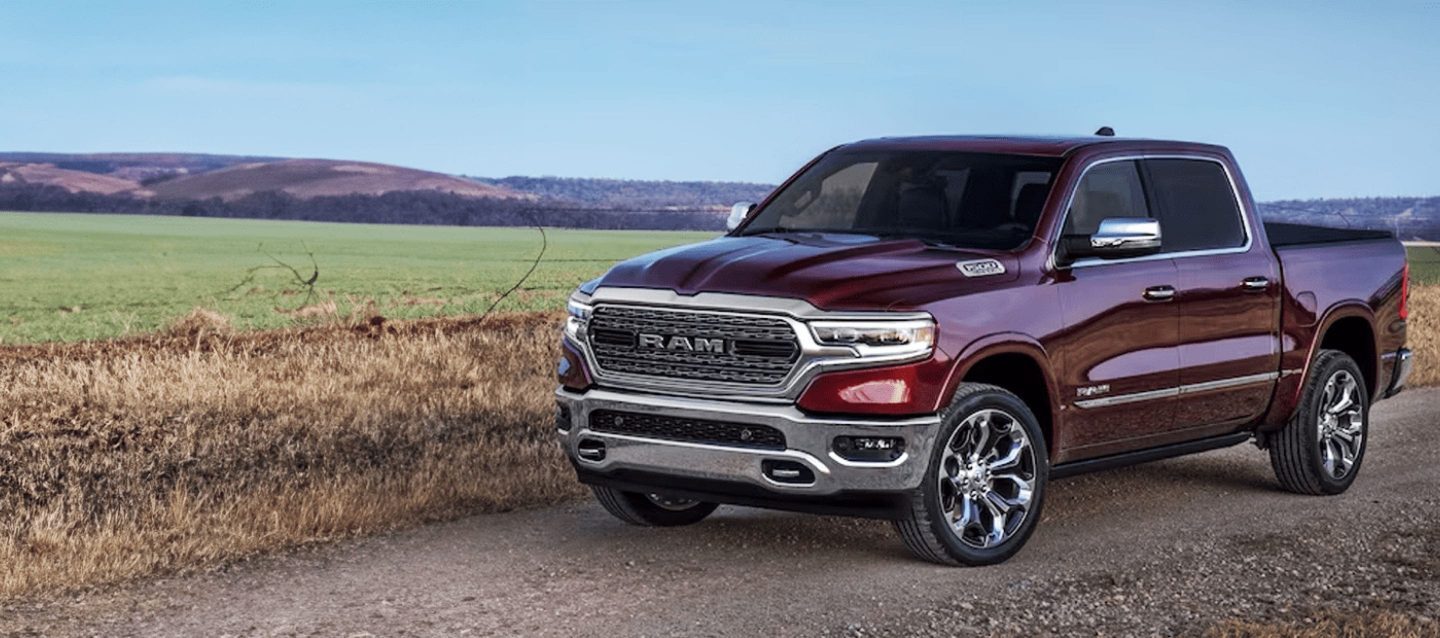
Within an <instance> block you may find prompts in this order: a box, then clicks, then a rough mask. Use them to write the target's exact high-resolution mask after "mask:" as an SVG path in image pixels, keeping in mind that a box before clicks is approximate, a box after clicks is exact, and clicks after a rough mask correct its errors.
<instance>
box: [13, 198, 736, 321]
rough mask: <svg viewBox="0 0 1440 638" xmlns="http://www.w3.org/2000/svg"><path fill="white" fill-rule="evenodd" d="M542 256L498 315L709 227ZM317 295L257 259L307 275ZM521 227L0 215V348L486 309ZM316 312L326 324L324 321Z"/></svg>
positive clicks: (529, 248)
mask: <svg viewBox="0 0 1440 638" xmlns="http://www.w3.org/2000/svg"><path fill="white" fill-rule="evenodd" d="M547 233H548V236H549V249H548V250H547V251H546V254H545V260H544V262H542V263H541V264H540V267H539V268H538V269H537V270H536V271H535V274H534V275H532V276H531V278H530V279H529V281H528V282H527V283H526V284H525V286H524V288H522V289H521V290H520V291H517V292H516V293H515V294H514V295H512V296H511V297H510V298H509V299H507V300H506V301H505V302H504V303H503V304H502V305H501V306H500V308H499V310H511V311H514V310H536V309H546V308H559V307H560V305H561V304H562V303H563V301H564V298H565V297H566V295H568V294H569V292H570V291H571V290H573V289H574V288H575V286H577V285H578V284H580V283H581V282H584V281H585V280H587V279H590V278H592V277H595V276H597V275H599V274H600V273H602V272H604V271H605V269H606V268H607V267H609V266H610V265H611V264H613V263H614V262H616V261H618V260H620V259H624V258H626V257H630V256H633V255H637V254H640V253H643V252H647V251H650V250H655V249H657V248H663V247H666V246H673V245H677V244H683V243H688V242H694V241H701V240H704V239H707V238H709V237H713V236H714V234H713V233H679V232H639V231H583V230H554V229H551V230H547ZM307 249H308V251H310V252H313V253H314V255H315V262H316V264H317V265H318V266H319V271H320V276H319V278H318V279H317V280H316V283H315V288H316V290H317V291H318V292H319V293H320V295H321V296H320V298H318V299H314V300H311V305H312V306H318V307H316V308H311V309H309V310H306V311H302V312H296V311H297V310H298V309H300V308H301V307H302V306H303V305H305V302H306V296H307V295H306V293H305V292H304V290H305V289H304V287H303V286H301V285H300V284H298V283H297V282H296V281H295V277H294V275H293V274H291V273H290V272H289V271H288V270H283V269H280V268H264V269H260V270H255V271H254V272H253V279H252V278H250V271H251V269H254V268H256V267H260V266H275V265H276V264H275V262H274V261H272V260H271V258H270V257H268V256H267V255H266V253H269V254H270V255H274V256H275V257H277V258H279V259H281V260H283V261H285V262H287V263H289V264H291V265H293V266H294V267H295V268H296V269H298V270H300V271H301V273H302V275H303V276H305V277H309V276H310V273H311V270H312V266H311V261H310V258H309V257H308V256H307V255H306V252H307ZM539 249H540V236H539V234H538V232H537V231H535V230H534V229H526V228H457V227H439V226H392V225H368V224H325V223H310V222H289V221H263V220H229V219H196V218H183V217H144V216H128V215H127V216H122V215H79V214H58V213H0V343H5V344H13V343H25V342H37V341H56V340H61V341H74V340H82V339H99V338H108V337H119V336H124V335H128V334H137V333H146V332H153V331H155V330H157V329H161V328H164V327H165V326H168V325H170V324H171V323H172V322H174V321H175V320H176V319H178V318H180V317H182V316H184V315H186V314H188V313H189V312H190V311H191V310H192V309H194V308H197V307H200V308H207V309H210V310H214V311H216V312H219V313H220V314H222V315H225V316H226V317H228V318H229V319H230V321H231V324H232V326H234V327H235V328H237V329H257V328H275V327H282V326H290V325H296V324H297V323H303V322H306V321H315V320H317V317H318V316H320V315H325V314H329V313H328V310H326V307H328V304H329V303H331V302H333V303H334V305H335V310H334V312H335V313H338V314H339V315H340V316H347V315H348V314H350V313H352V312H356V311H357V310H360V311H363V310H364V309H365V308H366V307H367V306H373V309H374V310H373V311H374V312H375V313H378V314H380V315H382V316H385V317H387V318H416V317H424V316H433V315H441V314H445V315H452V314H469V313H479V312H483V311H484V310H485V308H486V307H487V306H489V305H490V303H491V302H492V301H493V300H494V299H495V298H496V297H497V296H498V295H499V293H501V292H503V291H504V290H505V289H507V288H509V287H510V286H511V285H512V284H513V283H514V282H515V281H516V280H518V279H519V278H520V276H521V275H523V274H524V272H525V270H526V269H528V268H529V267H530V264H531V261H532V260H533V259H534V257H535V254H536V252H537V251H538V250H539ZM321 318H323V317H321Z"/></svg>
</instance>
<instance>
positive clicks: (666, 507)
mask: <svg viewBox="0 0 1440 638" xmlns="http://www.w3.org/2000/svg"><path fill="white" fill-rule="evenodd" d="M590 491H592V492H594V493H595V500H597V501H600V505H601V506H602V507H604V508H605V511H607V512H610V515H611V516H614V517H615V518H618V519H620V520H622V521H625V522H626V523H629V524H631V525H639V526H642V527H676V526H679V525H692V524H695V523H699V522H700V521H702V520H705V517H706V516H709V515H710V514H711V513H712V512H714V511H715V508H717V507H719V505H717V504H715V503H702V502H700V501H692V500H690V499H685V498H676V497H673V496H666V495H664V494H642V493H639V492H622V491H620V490H616V489H611V488H608V487H600V486H591V487H590Z"/></svg>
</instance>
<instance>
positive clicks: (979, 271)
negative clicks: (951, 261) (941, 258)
mask: <svg viewBox="0 0 1440 638" xmlns="http://www.w3.org/2000/svg"><path fill="white" fill-rule="evenodd" d="M955 267H956V268H959V269H960V272H961V273H964V275H965V276H966V277H991V276H994V275H1003V274H1005V264H1002V263H1000V262H999V261H998V260H995V259H973V260H970V261H962V262H959V263H957V264H955Z"/></svg>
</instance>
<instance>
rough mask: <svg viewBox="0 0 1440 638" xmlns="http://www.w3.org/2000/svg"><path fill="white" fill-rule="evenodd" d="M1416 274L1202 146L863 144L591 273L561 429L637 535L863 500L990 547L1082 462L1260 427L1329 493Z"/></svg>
mask: <svg viewBox="0 0 1440 638" xmlns="http://www.w3.org/2000/svg"><path fill="white" fill-rule="evenodd" d="M1407 288H1408V268H1407V265H1406V263H1405V252H1404V250H1403V248H1402V247H1401V245H1400V243H1399V242H1398V241H1396V240H1395V239H1394V238H1393V237H1392V236H1391V235H1389V234H1387V233H1381V232H1371V231H1355V230H1335V229H1327V228H1319V227H1310V226H1297V225H1288V224H1262V223H1261V221H1260V219H1259V218H1258V216H1257V213H1256V209H1255V204H1254V202H1253V201H1252V200H1251V196H1250V191H1249V189H1248V187H1247V186H1246V184H1245V180H1244V178H1243V177H1242V176H1241V173H1240V170H1239V168H1238V167H1237V166H1236V164H1235V160H1234V158H1233V157H1232V156H1231V154H1230V152H1229V151H1228V150H1227V149H1225V148H1223V147H1220V146H1212V145H1207V144H1194V143H1186V142H1167V141H1156V140H1138V139H1121V138H1115V137H1104V136H1097V137H1082V138H1021V137H913V138H885V139H876V140H868V141H863V142H858V143H854V144H847V145H844V146H840V147H837V148H835V149H832V150H830V151H829V152H826V153H825V154H823V155H821V156H820V157H819V158H816V159H815V160H814V161H812V162H811V163H810V164H809V165H807V166H806V167H805V168H804V169H802V170H801V171H800V172H799V173H797V174H796V175H795V176H794V177H791V178H790V179H789V180H788V181H786V182H785V183H784V184H783V185H781V186H780V187H779V188H778V189H776V191H775V192H774V193H772V194H771V195H770V196H769V197H768V198H767V199H766V200H765V201H764V202H763V203H761V204H759V205H758V206H753V205H748V204H737V205H736V208H735V210H734V211H733V212H732V215H731V230H730V232H729V233H728V234H726V235H725V236H723V237H720V238H717V239H714V240H711V241H707V242H703V243H699V244H693V245H689V246H681V247H678V248H671V249H668V250H662V251H659V252H655V253H651V254H648V255H644V256H641V257H637V258H634V259H631V260H628V261H625V262H622V263H620V264H618V265H616V266H615V267H613V268H611V269H610V271H609V272H607V273H606V274H605V275H604V276H602V277H600V278H599V279H596V280H594V281H591V282H588V283H586V284H585V285H583V286H581V288H580V289H579V290H578V291H577V292H576V293H575V294H574V296H573V297H572V298H571V300H570V303H569V311H570V317H569V319H568V321H567V324H566V326H565V335H564V344H563V359H562V360H561V362H560V366H559V380H560V385H561V387H560V388H559V390H558V391H557V392H556V395H557V398H558V410H557V417H556V419H557V422H556V425H557V428H558V430H559V436H560V439H561V441H562V443H563V446H564V449H565V451H566V453H567V454H568V455H569V457H570V459H571V461H572V462H573V463H574V466H575V470H576V473H577V474H578V476H579V479H580V481H582V482H584V483H586V484H588V485H590V486H591V487H592V489H593V491H594V493H595V495H596V497H597V498H598V499H599V501H600V503H601V504H602V505H603V506H604V507H605V509H606V510H608V511H609V512H610V513H611V514H613V515H615V516H616V517H618V518H620V519H622V520H624V521H626V522H628V523H633V524H636V525H684V524H689V523H694V522H697V521H699V520H701V519H703V518H705V517H706V516H707V515H709V514H710V513H711V512H712V511H714V510H715V508H716V506H717V505H718V504H721V503H728V504H735V505H746V506H756V507H772V508H781V509H791V510H800V511H809V512H817V513H829V514H848V515H858V516H871V517H879V518H885V519H890V520H893V521H894V522H895V526H896V528H897V529H898V530H899V532H900V536H901V537H902V538H903V539H904V542H905V544H906V546H908V547H909V548H910V550H912V551H913V552H914V553H915V554H916V555H917V556H918V557H920V558H923V559H925V560H929V561H934V562H937V563H944V564H967V565H980V564H990V563H996V562H999V561H1003V560H1005V559H1006V558H1008V557H1009V556H1011V555H1013V554H1014V553H1015V552H1016V551H1017V550H1019V548H1020V547H1021V545H1023V544H1024V543H1025V541H1026V539H1027V538H1028V537H1029V536H1030V533H1031V532H1032V531H1033V530H1034V528H1035V525H1036V523H1037V521H1039V519H1040V511H1041V507H1042V506H1043V504H1044V502H1045V494H1046V491H1047V489H1048V484H1049V481H1050V480H1051V479H1056V478H1060V477H1062V476H1068V475H1072V474H1076V473H1079V472H1086V471H1091V470H1097V469H1103V468H1109V467H1115V466H1119V465H1124V464H1129V463H1137V462H1142V461H1149V460H1154V459H1160V458H1165V457H1171V456H1176V455H1181V454H1189V453H1193V452H1201V451H1205V450H1211V449H1215V448H1220V447H1223V446H1229V445H1235V444H1239V443H1242V442H1245V441H1254V442H1255V443H1256V445H1258V446H1259V447H1260V448H1261V449H1265V450H1268V451H1269V454H1270V462H1271V464H1272V465H1273V466H1274V469H1275V476H1276V478H1277V481H1278V483H1279V484H1280V486H1281V487H1283V488H1284V489H1286V490H1290V491H1293V492H1297V493H1301V494H1338V493H1341V492H1344V491H1345V490H1346V488H1348V487H1349V486H1350V484H1351V483H1352V482H1354V480H1355V477H1356V475H1357V474H1358V473H1359V471H1360V465H1361V463H1362V462H1363V461H1364V456H1365V444H1366V440H1367V438H1368V436H1367V430H1368V427H1369V409H1370V405H1371V403H1372V402H1373V401H1375V400H1377V399H1380V398H1384V397H1388V396H1391V395H1393V394H1395V393H1396V392H1399V391H1400V390H1401V389H1402V388H1403V386H1404V384H1405V378H1406V376H1407V374H1408V373H1409V371H1410V367H1411V355H1410V351H1409V350H1407V349H1406V348H1405V333H1406V315H1407V310H1406V302H1407V294H1408V290H1407ZM1118 506H1121V505H1118V504H1117V507H1118Z"/></svg>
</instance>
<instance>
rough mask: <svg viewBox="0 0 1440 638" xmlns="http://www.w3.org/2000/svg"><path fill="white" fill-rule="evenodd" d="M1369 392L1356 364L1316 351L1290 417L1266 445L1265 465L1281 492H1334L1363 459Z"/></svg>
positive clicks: (1343, 485) (1331, 352) (1347, 482)
mask: <svg viewBox="0 0 1440 638" xmlns="http://www.w3.org/2000/svg"><path fill="white" fill-rule="evenodd" d="M1369 422H1370V394H1369V392H1368V390H1367V389H1366V387H1365V377H1364V375H1362V374H1361V373H1360V366H1358V365H1356V363H1355V360H1354V359H1351V358H1350V356H1349V355H1347V354H1345V353H1343V352H1339V351H1337V350H1321V351H1320V354H1319V355H1318V356H1316V357H1315V362H1314V363H1313V364H1312V365H1311V366H1310V376H1309V377H1308V378H1307V379H1306V381H1305V389H1304V392H1303V393H1302V395H1301V397H1300V405H1299V407H1298V408H1297V409H1296V410H1295V415H1294V416H1293V417H1291V419H1290V422H1289V423H1287V424H1286V425H1285V427H1284V428H1283V429H1281V430H1280V431H1279V432H1276V433H1275V436H1274V437H1273V438H1272V439H1271V442H1270V464H1271V465H1272V466H1274V468H1275V478H1277V479H1279V480H1280V485H1281V486H1282V487H1284V488H1285V489H1287V490H1289V491H1291V492H1296V493H1299V494H1339V493H1341V492H1344V491H1345V490H1347V489H1349V488H1350V484H1351V483H1354V482H1355V476H1356V475H1357V474H1358V473H1359V472H1360V463H1361V462H1362V461H1364V460H1365V439H1366V438H1367V437H1366V435H1367V434H1368V433H1369Z"/></svg>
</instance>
